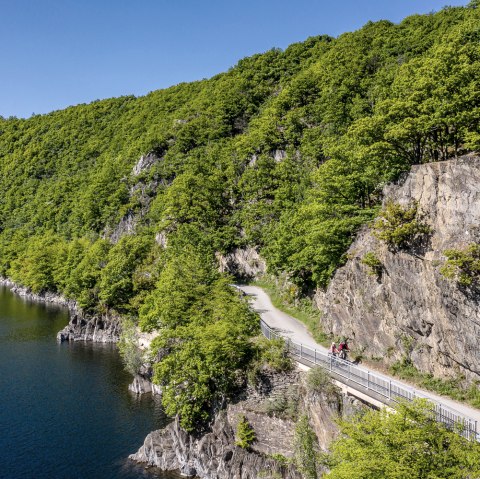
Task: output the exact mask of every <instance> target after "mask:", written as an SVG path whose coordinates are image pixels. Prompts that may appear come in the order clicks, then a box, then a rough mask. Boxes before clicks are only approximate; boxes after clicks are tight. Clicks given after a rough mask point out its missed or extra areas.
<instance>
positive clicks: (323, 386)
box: [307, 367, 338, 397]
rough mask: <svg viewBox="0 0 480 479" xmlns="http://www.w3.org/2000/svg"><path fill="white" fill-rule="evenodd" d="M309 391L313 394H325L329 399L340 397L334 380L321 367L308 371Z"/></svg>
mask: <svg viewBox="0 0 480 479" xmlns="http://www.w3.org/2000/svg"><path fill="white" fill-rule="evenodd" d="M307 390H308V391H309V392H311V393H317V394H322V393H323V394H326V395H327V396H328V397H336V396H337V395H338V389H337V387H336V386H335V384H334V383H333V381H332V378H331V377H330V376H329V375H328V373H327V372H326V371H325V370H324V369H323V368H321V367H316V368H312V369H310V371H308V374H307Z"/></svg>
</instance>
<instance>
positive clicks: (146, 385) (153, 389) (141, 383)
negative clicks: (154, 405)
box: [128, 374, 162, 395]
mask: <svg viewBox="0 0 480 479" xmlns="http://www.w3.org/2000/svg"><path fill="white" fill-rule="evenodd" d="M128 390H129V391H131V392H132V393H135V394H147V393H152V394H157V395H161V394H162V389H161V388H160V386H158V385H157V384H153V383H152V381H150V380H149V379H147V378H146V377H145V376H142V375H141V374H136V375H135V377H134V378H133V382H132V383H131V384H129V386H128Z"/></svg>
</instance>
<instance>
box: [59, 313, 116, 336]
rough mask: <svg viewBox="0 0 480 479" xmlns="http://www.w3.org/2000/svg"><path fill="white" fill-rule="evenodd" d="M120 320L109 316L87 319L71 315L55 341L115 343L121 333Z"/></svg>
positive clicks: (76, 314)
mask: <svg viewBox="0 0 480 479" xmlns="http://www.w3.org/2000/svg"><path fill="white" fill-rule="evenodd" d="M120 323H121V321H120V318H118V317H115V316H109V315H102V316H101V317H92V318H88V317H85V316H83V315H82V314H80V313H72V314H71V318H70V322H69V323H68V325H67V326H65V328H64V329H62V330H61V331H60V332H59V333H58V334H57V341H60V342H62V341H93V342H96V343H116V342H118V341H119V339H120V333H121V324H120Z"/></svg>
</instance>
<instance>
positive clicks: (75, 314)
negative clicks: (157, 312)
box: [0, 278, 121, 343]
mask: <svg viewBox="0 0 480 479" xmlns="http://www.w3.org/2000/svg"><path fill="white" fill-rule="evenodd" d="M0 285H3V286H6V287H7V288H9V289H10V290H11V291H12V292H13V293H15V294H17V295H19V296H21V297H23V298H25V299H26V300H28V301H36V302H42V303H49V304H57V305H59V306H65V307H66V308H68V310H69V312H70V321H69V323H68V325H67V326H65V328H64V329H62V330H61V331H59V332H58V334H57V340H58V341H59V342H62V341H93V342H97V343H116V342H118V341H119V339H120V332H121V321H120V317H118V316H115V315H108V314H105V315H102V316H100V317H97V316H88V315H85V314H84V313H83V312H82V311H81V310H80V308H79V307H78V305H77V303H76V301H74V300H71V299H67V298H65V297H64V296H62V295H60V294H56V293H52V292H49V291H46V292H42V293H39V294H36V293H33V292H32V291H31V290H30V289H29V288H26V287H24V286H20V285H18V284H16V283H15V282H13V281H12V280H10V279H8V278H0Z"/></svg>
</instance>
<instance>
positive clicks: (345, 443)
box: [326, 400, 480, 479]
mask: <svg viewBox="0 0 480 479" xmlns="http://www.w3.org/2000/svg"><path fill="white" fill-rule="evenodd" d="M340 427H341V432H342V436H341V437H340V438H339V439H338V440H337V441H336V442H335V443H334V444H333V445H332V448H331V450H332V455H331V456H330V457H329V458H328V463H329V466H330V472H329V473H328V474H327V476H326V477H332V478H333V477H334V478H339V479H344V478H345V479H346V478H348V479H377V478H378V479H384V478H388V479H427V478H432V479H433V478H435V479H441V478H445V479H447V478H448V479H453V478H456V479H473V478H476V477H479V475H480V444H478V443H477V442H475V441H468V440H467V439H465V438H463V437H461V436H460V435H459V434H457V433H456V432H455V431H451V430H448V429H446V428H445V427H444V426H443V425H442V424H441V423H438V422H437V421H436V419H435V418H434V417H433V415H432V413H431V412H430V409H429V406H428V403H426V402H425V400H417V401H416V402H415V403H406V404H401V405H400V406H398V407H397V410H396V412H395V413H392V412H389V411H387V410H386V409H382V410H380V411H373V410H371V411H369V412H367V413H366V414H364V415H363V416H359V417H357V418H356V419H354V420H353V421H342V422H341V423H340Z"/></svg>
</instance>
